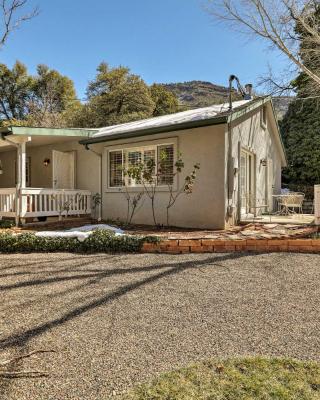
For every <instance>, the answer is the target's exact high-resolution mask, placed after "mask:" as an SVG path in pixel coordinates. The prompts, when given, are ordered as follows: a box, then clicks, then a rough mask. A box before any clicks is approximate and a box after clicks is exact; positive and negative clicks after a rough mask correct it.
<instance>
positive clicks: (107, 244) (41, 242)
mask: <svg viewBox="0 0 320 400" xmlns="http://www.w3.org/2000/svg"><path fill="white" fill-rule="evenodd" d="M158 240H159V239H158V238H156V237H152V236H136V235H132V236H131V235H123V236H116V235H115V234H114V233H113V232H110V231H103V230H96V231H94V232H93V233H92V234H91V235H90V236H89V237H88V238H87V239H85V240H84V241H83V242H80V241H79V240H78V239H76V238H62V237H61V238H45V237H39V236H36V235H35V234H34V233H22V234H18V235H14V234H12V233H7V232H4V233H1V234H0V252H1V253H31V252H46V253H49V252H82V253H118V252H126V253H135V252H139V251H140V250H141V247H142V245H143V243H145V242H157V241H158Z"/></svg>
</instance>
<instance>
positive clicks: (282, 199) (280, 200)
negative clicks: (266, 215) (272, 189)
mask: <svg viewBox="0 0 320 400" xmlns="http://www.w3.org/2000/svg"><path fill="white" fill-rule="evenodd" d="M294 194H295V193H292V192H289V193H283V194H274V195H272V197H273V198H274V200H275V201H276V203H277V207H276V208H277V211H276V212H275V213H274V214H275V215H291V214H294V212H292V211H290V209H289V207H287V206H286V204H287V203H288V202H287V201H286V200H289V199H290V198H291V197H292V196H293V195H294ZM296 195H299V196H300V194H296Z"/></svg>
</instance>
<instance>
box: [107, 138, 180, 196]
mask: <svg viewBox="0 0 320 400" xmlns="http://www.w3.org/2000/svg"><path fill="white" fill-rule="evenodd" d="M167 145H173V155H174V158H173V162H174V164H175V163H176V161H177V154H178V140H177V138H168V139H162V140H161V139H159V140H154V141H149V142H141V144H138V143H137V142H133V143H126V144H122V145H118V146H117V145H113V146H108V147H105V163H104V171H105V172H106V179H105V190H104V191H105V193H107V192H111V193H112V192H117V193H119V192H120V193H121V192H124V191H125V187H124V186H110V170H109V168H110V157H109V154H110V152H113V151H122V157H123V153H124V151H141V150H151V149H152V150H153V149H154V150H155V155H156V164H157V157H158V147H159V146H167ZM122 159H123V158H122ZM177 187H178V177H177V176H175V177H174V182H173V190H174V191H176V190H177ZM142 188H143V185H135V186H128V187H127V189H128V190H129V191H130V192H139V191H141V189H142ZM156 190H157V191H158V192H168V191H169V189H168V186H167V185H157V187H156Z"/></svg>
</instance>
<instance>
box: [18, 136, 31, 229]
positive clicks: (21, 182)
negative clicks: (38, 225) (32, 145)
mask: <svg viewBox="0 0 320 400" xmlns="http://www.w3.org/2000/svg"><path fill="white" fill-rule="evenodd" d="M19 139H20V140H18V141H17V204H16V224H17V225H18V224H19V222H20V221H22V222H24V220H25V218H24V216H25V214H26V212H27V198H26V197H25V196H23V195H22V191H23V189H25V188H26V183H27V182H26V164H27V154H26V143H27V142H29V141H30V140H31V138H30V137H21V138H19Z"/></svg>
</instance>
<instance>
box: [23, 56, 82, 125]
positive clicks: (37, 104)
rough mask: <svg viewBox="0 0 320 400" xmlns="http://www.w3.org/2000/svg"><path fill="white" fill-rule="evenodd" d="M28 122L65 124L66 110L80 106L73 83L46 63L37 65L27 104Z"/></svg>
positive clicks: (69, 110)
mask: <svg viewBox="0 0 320 400" xmlns="http://www.w3.org/2000/svg"><path fill="white" fill-rule="evenodd" d="M28 107H29V115H28V119H29V122H30V123H32V124H33V125H37V126H61V125H66V122H65V119H66V118H67V117H68V112H71V110H73V109H74V108H75V107H80V101H79V100H77V98H76V91H75V88H74V83H73V81H72V80H71V79H69V78H68V77H66V76H63V75H61V74H60V73H59V72H58V71H56V70H53V69H50V68H49V67H48V66H46V65H42V64H40V65H38V67H37V75H36V76H35V77H33V84H32V95H31V98H30V101H29V104H28Z"/></svg>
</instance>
